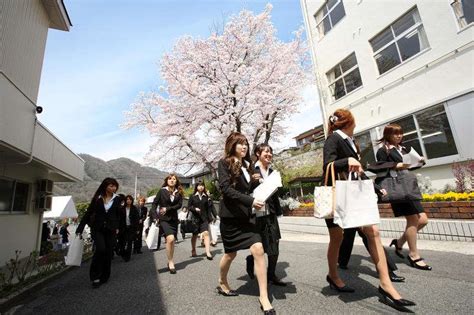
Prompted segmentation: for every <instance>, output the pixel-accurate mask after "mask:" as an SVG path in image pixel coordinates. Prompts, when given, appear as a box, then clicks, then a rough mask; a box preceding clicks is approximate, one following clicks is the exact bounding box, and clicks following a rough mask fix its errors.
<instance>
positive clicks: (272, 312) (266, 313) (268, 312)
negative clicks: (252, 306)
mask: <svg viewBox="0 0 474 315" xmlns="http://www.w3.org/2000/svg"><path fill="white" fill-rule="evenodd" d="M258 303H259V304H260V309H261V310H262V312H263V314H264V315H276V313H277V312H276V311H275V309H274V308H271V309H269V310H266V311H265V310H264V309H263V305H262V302H260V299H259V300H258Z"/></svg>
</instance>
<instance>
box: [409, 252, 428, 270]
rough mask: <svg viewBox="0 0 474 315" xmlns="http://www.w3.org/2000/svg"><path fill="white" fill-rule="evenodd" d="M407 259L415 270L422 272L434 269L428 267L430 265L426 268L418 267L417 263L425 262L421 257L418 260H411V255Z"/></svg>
mask: <svg viewBox="0 0 474 315" xmlns="http://www.w3.org/2000/svg"><path fill="white" fill-rule="evenodd" d="M407 258H408V261H409V262H410V265H411V266H412V267H413V268H416V269H421V270H431V269H433V268H431V266H428V265H425V266H421V265H418V264H417V262H419V261H423V260H424V259H423V258H421V257H420V258H418V259H411V257H410V255H408V256H407Z"/></svg>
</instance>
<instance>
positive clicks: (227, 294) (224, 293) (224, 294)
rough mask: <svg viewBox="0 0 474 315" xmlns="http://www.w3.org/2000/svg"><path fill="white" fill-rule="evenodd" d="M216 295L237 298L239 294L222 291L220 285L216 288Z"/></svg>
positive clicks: (231, 291)
mask: <svg viewBox="0 0 474 315" xmlns="http://www.w3.org/2000/svg"><path fill="white" fill-rule="evenodd" d="M216 290H217V293H219V294H220V295H223V296H238V295H239V294H238V293H237V292H235V291H234V290H229V291H227V292H226V291H224V290H223V289H222V288H221V286H220V285H218V286H217V287H216Z"/></svg>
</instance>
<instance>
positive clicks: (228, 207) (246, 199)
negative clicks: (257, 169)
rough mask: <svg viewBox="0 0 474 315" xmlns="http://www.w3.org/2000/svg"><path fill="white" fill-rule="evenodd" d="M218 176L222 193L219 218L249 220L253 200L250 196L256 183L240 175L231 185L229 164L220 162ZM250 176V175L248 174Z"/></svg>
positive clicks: (223, 161)
mask: <svg viewBox="0 0 474 315" xmlns="http://www.w3.org/2000/svg"><path fill="white" fill-rule="evenodd" d="M217 170H218V175H219V188H220V190H221V192H222V199H221V201H220V207H219V208H220V210H219V217H221V218H240V219H244V218H250V216H251V214H252V204H253V200H254V198H253V197H252V196H250V194H251V193H252V191H253V189H254V188H255V186H256V185H257V184H258V183H255V182H253V181H252V180H250V182H248V181H247V179H246V178H245V176H244V174H243V173H241V174H240V176H239V177H238V178H236V180H235V182H234V183H231V173H230V169H229V164H228V163H227V162H226V161H225V160H224V159H222V160H220V161H219V164H218V166H217ZM250 175H252V174H250Z"/></svg>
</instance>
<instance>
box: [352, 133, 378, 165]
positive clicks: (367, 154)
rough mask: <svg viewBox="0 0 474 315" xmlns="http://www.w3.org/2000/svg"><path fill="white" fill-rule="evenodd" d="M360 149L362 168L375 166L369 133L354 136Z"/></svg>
mask: <svg viewBox="0 0 474 315" xmlns="http://www.w3.org/2000/svg"><path fill="white" fill-rule="evenodd" d="M356 140H357V142H358V143H359V148H360V163H361V164H362V166H363V167H367V165H369V164H375V155H374V145H373V141H372V139H371V138H370V132H369V131H366V132H363V133H361V134H358V135H357V136H356Z"/></svg>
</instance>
